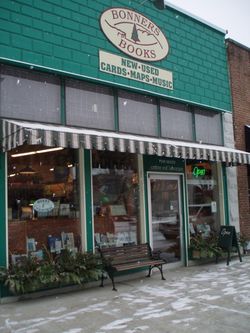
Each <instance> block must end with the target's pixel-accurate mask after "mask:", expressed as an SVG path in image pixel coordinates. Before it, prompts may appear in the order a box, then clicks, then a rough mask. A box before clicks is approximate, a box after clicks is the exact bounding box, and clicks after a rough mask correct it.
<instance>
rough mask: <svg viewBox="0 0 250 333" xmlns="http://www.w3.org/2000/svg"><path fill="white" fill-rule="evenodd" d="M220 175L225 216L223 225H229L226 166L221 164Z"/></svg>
mask: <svg viewBox="0 0 250 333" xmlns="http://www.w3.org/2000/svg"><path fill="white" fill-rule="evenodd" d="M222 177H223V189H224V193H223V194H224V195H223V198H224V216H225V225H229V224H230V222H229V206H228V188H227V170H226V166H225V165H222Z"/></svg>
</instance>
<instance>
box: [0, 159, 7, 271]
mask: <svg viewBox="0 0 250 333" xmlns="http://www.w3.org/2000/svg"><path fill="white" fill-rule="evenodd" d="M5 158H6V156H5V154H4V153H0V189H1V190H0V266H4V267H6V265H7V260H6V257H7V255H6V250H7V249H6V244H7V240H6V228H7V226H6V191H5V183H6V179H5Z"/></svg>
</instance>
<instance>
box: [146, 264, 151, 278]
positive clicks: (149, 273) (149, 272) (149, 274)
mask: <svg viewBox="0 0 250 333" xmlns="http://www.w3.org/2000/svg"><path fill="white" fill-rule="evenodd" d="M151 271H152V266H150V267H149V269H148V275H146V277H150V276H151Z"/></svg>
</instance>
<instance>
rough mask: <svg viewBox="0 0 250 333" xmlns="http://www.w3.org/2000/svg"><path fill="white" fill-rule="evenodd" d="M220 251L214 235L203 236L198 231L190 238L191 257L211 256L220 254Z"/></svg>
mask: <svg viewBox="0 0 250 333" xmlns="http://www.w3.org/2000/svg"><path fill="white" fill-rule="evenodd" d="M221 251H222V250H221V248H220V247H219V246H218V237H217V236H216V235H210V236H209V237H204V236H203V235H202V234H199V233H198V234H195V235H193V236H191V238H190V245H189V253H190V257H191V259H201V258H213V257H216V256H218V255H220V253H221Z"/></svg>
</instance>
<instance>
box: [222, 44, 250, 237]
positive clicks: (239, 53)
mask: <svg viewBox="0 0 250 333" xmlns="http://www.w3.org/2000/svg"><path fill="white" fill-rule="evenodd" d="M227 50H228V64H229V71H230V81H231V93H232V103H233V121H234V138H235V146H236V148H237V149H243V150H248V151H249V138H248V137H247V125H248V126H249V125H250V93H249V88H250V49H249V48H248V47H246V46H244V45H241V44H239V43H237V42H235V41H233V40H230V39H229V40H228V41H227ZM237 176H238V196H239V216H240V227H241V232H242V233H244V234H246V236H247V237H250V200H249V184H250V182H249V170H248V166H239V167H238V168H237Z"/></svg>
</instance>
